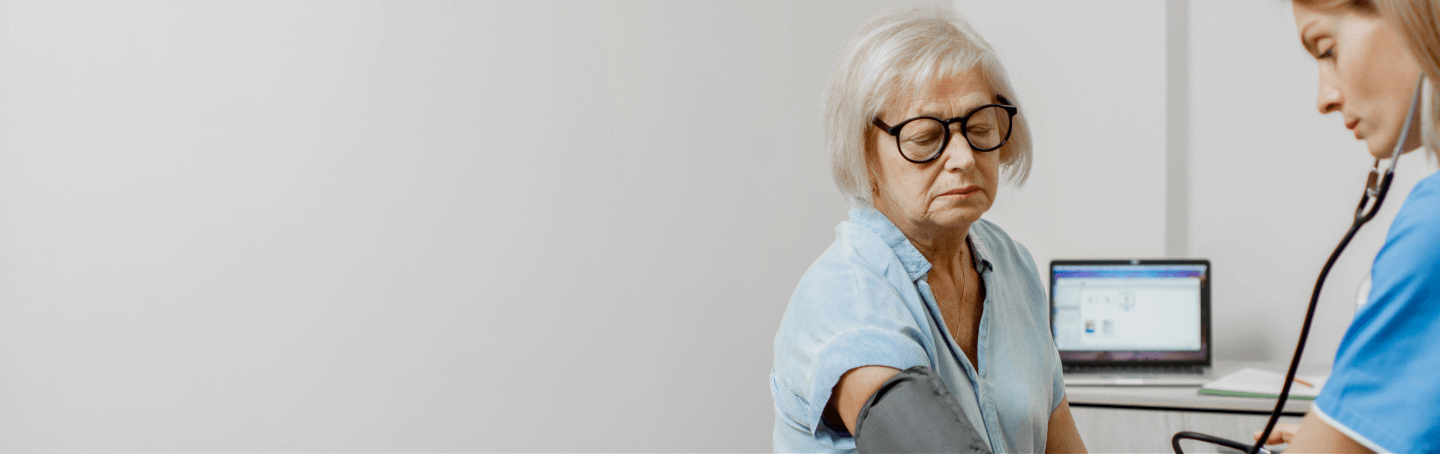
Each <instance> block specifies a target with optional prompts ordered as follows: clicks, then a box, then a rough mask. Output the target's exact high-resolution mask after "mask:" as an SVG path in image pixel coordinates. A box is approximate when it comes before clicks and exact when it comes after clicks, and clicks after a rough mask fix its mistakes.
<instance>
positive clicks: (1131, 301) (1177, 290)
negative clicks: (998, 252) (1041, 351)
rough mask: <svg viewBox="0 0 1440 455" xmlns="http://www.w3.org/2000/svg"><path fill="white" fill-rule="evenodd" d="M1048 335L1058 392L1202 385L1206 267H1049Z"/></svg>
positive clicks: (1178, 263) (1152, 262)
mask: <svg viewBox="0 0 1440 455" xmlns="http://www.w3.org/2000/svg"><path fill="white" fill-rule="evenodd" d="M1050 331H1051V333H1052V334H1053V335H1054V336H1055V347H1056V348H1058V349H1059V350H1060V362H1061V364H1063V365H1064V368H1065V385H1075V386H1086V385H1107V386H1199V385H1201V384H1204V383H1205V382H1208V381H1210V380H1212V379H1213V378H1214V375H1213V374H1212V370H1213V369H1212V368H1211V366H1212V365H1211V363H1212V362H1211V361H1212V359H1211V354H1212V351H1213V349H1212V347H1211V344H1210V261H1208V260H1205V259H1128V260H1054V261H1051V262H1050Z"/></svg>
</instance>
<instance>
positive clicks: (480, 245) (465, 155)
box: [0, 1, 889, 452]
mask: <svg viewBox="0 0 1440 455" xmlns="http://www.w3.org/2000/svg"><path fill="white" fill-rule="evenodd" d="M888 5H889V2H879V1H868V2H844V3H832V2H820V1H797V2H785V3H772V2H669V1H665V2H661V1H653V2H650V1H647V2H604V3H600V2H248V1H247V2H206V3H193V2H131V3H114V2H77V3H39V2H34V3H31V2H15V3H3V4H0V451H7V452H16V451H18V452H31V451H64V452H72V451H73V452H88V451H101V452H128V451H142V452H154V451H159V452H166V451H188V452H208V451H226V452H232V451H238V452H267V451H286V452H305V451H345V452H376V451H378V452H397V451H399V452H411V451H419V452H429V451H467V452H469V451H502V452H510V451H519V452H530V451H540V452H565V451H586V452H590V451H600V452H605V451H641V452H646V451H664V452H692V451H707V452H708V451H721V452H751V451H768V450H769V449H770V429H771V425H772V423H773V421H774V420H773V419H774V416H773V411H772V407H771V400H770V392H769V386H768V380H767V375H768V374H769V369H770V364H771V344H772V340H773V337H774V332H775V329H776V327H778V324H779V319H780V315H781V312H782V311H783V310H784V307H785V304H786V301H787V300H788V298H789V296H790V293H791V291H792V290H793V289H794V285H795V282H796V281H797V280H798V279H799V277H800V275H801V273H802V272H803V271H804V270H805V268H806V267H807V266H808V265H809V264H810V262H811V261H812V260H814V258H815V257H816V256H818V255H819V253H820V252H821V251H822V250H823V249H824V248H825V246H826V245H828V244H829V242H830V241H831V240H832V239H833V230H832V229H833V226H834V225H835V223H837V222H839V221H840V220H842V219H843V218H844V213H845V210H846V209H847V205H846V203H845V201H844V200H843V199H842V198H841V197H840V196H839V194H838V192H837V191H836V190H835V189H834V185H833V184H832V183H831V180H830V177H829V172H828V168H827V165H826V162H825V158H824V154H823V150H822V149H823V143H822V138H821V133H820V127H819V119H818V117H819V115H818V111H819V99H820V88H821V86H822V84H823V83H824V80H825V77H826V75H827V74H828V72H829V69H830V67H831V65H832V64H833V61H834V54H835V52H836V51H837V50H838V48H839V46H840V44H841V43H842V42H843V40H844V39H845V38H846V37H848V35H849V34H850V33H851V32H853V31H854V30H855V29H856V28H857V27H858V26H859V24H860V22H861V21H862V20H863V19H864V18H866V17H868V16H870V15H871V14H873V13H875V12H876V11H878V10H880V9H882V8H883V7H884V6H888Z"/></svg>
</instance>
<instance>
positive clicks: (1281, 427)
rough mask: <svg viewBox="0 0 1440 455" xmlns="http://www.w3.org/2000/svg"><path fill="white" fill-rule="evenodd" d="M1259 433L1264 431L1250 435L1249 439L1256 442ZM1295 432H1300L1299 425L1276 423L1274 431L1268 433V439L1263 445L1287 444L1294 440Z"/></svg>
mask: <svg viewBox="0 0 1440 455" xmlns="http://www.w3.org/2000/svg"><path fill="white" fill-rule="evenodd" d="M1261 431H1265V430H1260V431H1256V432H1255V434H1253V435H1250V437H1251V438H1253V439H1255V440H1257V441H1258V440H1260V432H1261ZM1297 431H1300V424H1296V423H1281V422H1276V423H1275V429H1274V430H1271V431H1270V439H1266V440H1265V444H1266V445H1271V444H1289V443H1290V441H1293V440H1295V432H1297Z"/></svg>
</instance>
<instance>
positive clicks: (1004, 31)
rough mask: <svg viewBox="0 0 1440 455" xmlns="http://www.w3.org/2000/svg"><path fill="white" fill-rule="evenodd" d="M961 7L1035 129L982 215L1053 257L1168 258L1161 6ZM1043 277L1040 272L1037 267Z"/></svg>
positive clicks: (1114, 2)
mask: <svg viewBox="0 0 1440 455" xmlns="http://www.w3.org/2000/svg"><path fill="white" fill-rule="evenodd" d="M955 6H956V8H957V9H959V10H960V11H961V13H962V14H964V15H965V17H966V18H967V19H968V20H969V21H970V22H971V24H972V25H974V26H975V28H976V30H977V31H979V32H980V34H981V35H982V36H984V37H985V39H986V40H987V41H989V42H990V44H991V45H992V46H994V47H995V49H996V50H997V51H998V52H999V53H1000V54H1001V60H1002V61H1003V62H1004V63H1005V65H1006V69H1007V70H1008V71H1009V72H1010V78H1011V81H1012V82H1013V83H1014V85H1015V90H1016V91H1017V92H1018V93H1017V96H1018V97H1019V98H1020V100H1019V102H1020V103H1021V104H1022V105H1023V106H1022V108H1023V109H1024V111H1025V115H1026V116H1027V119H1028V120H1029V122H1030V127H1031V129H1032V130H1033V131H1034V136H1035V148H1034V150H1035V152H1034V153H1035V155H1034V156H1035V163H1034V165H1033V167H1032V168H1031V175H1030V180H1029V182H1028V183H1026V184H1025V185H1024V186H1023V187H1020V188H1014V187H1002V188H1001V190H1000V196H999V197H998V198H997V200H996V202H995V206H994V207H993V208H992V209H991V210H990V212H989V213H987V214H986V215H985V218H986V219H989V220H991V221H994V222H996V223H998V224H999V225H1000V226H1001V227H1002V228H1004V229H1005V230H1006V231H1007V232H1008V233H1009V234H1010V235H1011V236H1012V237H1014V238H1015V239H1016V240H1019V241H1020V242H1021V243H1023V244H1025V246H1026V247H1027V248H1029V250H1030V253H1031V254H1032V255H1033V256H1034V257H1035V264H1036V266H1037V267H1039V268H1040V272H1041V273H1042V274H1043V273H1046V271H1048V270H1049V264H1050V260H1051V259H1063V258H1096V257H1120V258H1133V257H1163V256H1164V255H1165V210H1166V206H1165V89H1166V86H1165V81H1166V79H1165V64H1164V63H1165V3H1164V2H1157V1H1147V0H1108V1H1103V2H1049V1H1038V0H1021V1H1007V2H989V1H978V0H956V2H955ZM1042 276H1043V275H1042Z"/></svg>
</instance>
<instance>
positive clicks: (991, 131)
mask: <svg viewBox="0 0 1440 455" xmlns="http://www.w3.org/2000/svg"><path fill="white" fill-rule="evenodd" d="M996 98H997V99H998V101H999V102H1000V103H1003V104H986V105H984V106H980V107H977V108H975V109H972V110H970V112H969V113H967V114H965V115H964V116H961V117H955V118H952V119H950V120H941V119H938V118H935V117H915V118H912V119H909V120H906V121H903V122H900V124H898V125H895V126H890V125H887V124H885V122H883V121H881V120H880V118H879V117H876V118H875V119H874V120H872V121H871V123H873V124H875V126H876V127H879V128H880V129H881V130H884V131H885V132H886V133H889V134H890V135H891V136H895V146H896V147H897V148H899V149H900V155H901V156H904V157H905V159H906V160H908V161H910V162H911V163H916V164H922V163H929V162H931V161H934V160H935V158H939V157H940V153H941V152H943V151H945V147H947V146H949V145H950V134H951V133H950V125H953V124H956V123H959V124H960V134H961V135H963V136H965V142H968V143H970V148H971V149H973V150H975V151H977V152H988V151H991V150H995V149H998V148H1000V146H1002V145H1005V141H1008V140H1010V124H1011V121H1012V120H1014V119H1015V113H1016V112H1019V110H1020V109H1019V108H1017V107H1015V106H1011V105H1010V100H1007V99H1005V97H1004V96H1000V95H996Z"/></svg>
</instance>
